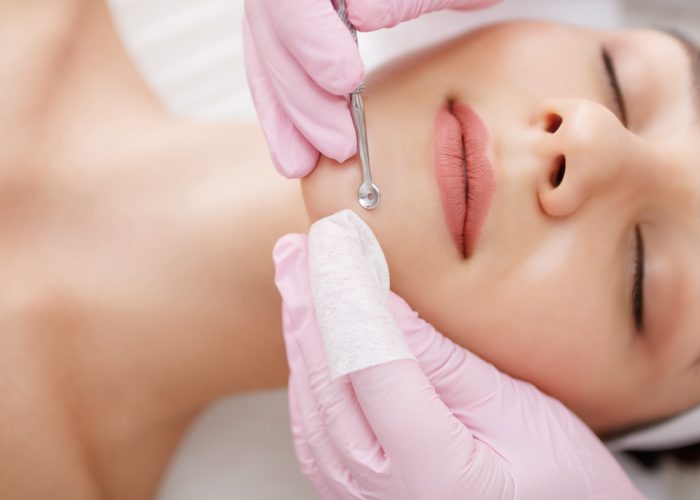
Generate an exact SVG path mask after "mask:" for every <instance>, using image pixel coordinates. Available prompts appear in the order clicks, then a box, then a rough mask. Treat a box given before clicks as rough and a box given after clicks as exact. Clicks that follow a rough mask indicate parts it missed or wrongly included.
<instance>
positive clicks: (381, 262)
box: [308, 210, 415, 377]
mask: <svg viewBox="0 0 700 500" xmlns="http://www.w3.org/2000/svg"><path fill="white" fill-rule="evenodd" d="M308 245H309V281H310V284H311V293H312V295H313V299H314V307H315V308H316V318H317V320H318V325H319V329H320V331H321V336H322V338H323V343H324V346H325V349H326V358H327V361H328V367H329V369H330V372H331V375H332V376H333V377H340V376H342V375H345V374H347V373H350V372H353V371H357V370H361V369H363V368H368V367H370V366H374V365H378V364H383V363H387V362H389V361H395V360H399V359H415V357H414V356H413V353H412V352H411V350H410V349H409V347H408V345H407V344H406V340H405V339H404V336H403V333H402V332H401V330H399V328H398V326H397V325H396V322H395V321H394V318H393V317H392V316H391V313H390V312H389V268H388V266H387V263H386V259H385V258H384V253H383V252H382V249H381V247H380V246H379V242H378V241H377V238H376V237H375V236H374V233H372V230H371V229H370V228H369V227H368V226H367V224H365V223H364V222H363V221H362V219H360V218H359V217H358V216H357V215H356V214H355V213H354V212H352V211H351V210H342V211H340V212H337V213H335V214H333V215H331V216H329V217H325V218H323V219H321V220H319V221H317V222H316V223H314V224H313V225H312V226H311V229H310V230H309V240H308Z"/></svg>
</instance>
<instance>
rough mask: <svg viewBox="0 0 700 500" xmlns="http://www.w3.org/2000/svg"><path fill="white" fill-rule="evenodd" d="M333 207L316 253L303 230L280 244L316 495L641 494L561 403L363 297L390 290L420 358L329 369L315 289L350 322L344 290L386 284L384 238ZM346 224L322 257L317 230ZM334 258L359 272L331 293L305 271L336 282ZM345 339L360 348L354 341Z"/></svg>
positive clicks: (297, 411) (305, 461)
mask: <svg viewBox="0 0 700 500" xmlns="http://www.w3.org/2000/svg"><path fill="white" fill-rule="evenodd" d="M341 213H342V212H341ZM337 215H338V214H335V215H334V216H331V218H333V217H336V216H337ZM331 218H327V219H331ZM327 219H322V220H321V221H319V222H317V223H316V224H314V226H312V228H311V231H310V233H309V241H310V243H309V249H308V253H307V237H306V236H305V235H301V234H290V235H286V236H284V237H282V238H281V239H280V240H279V241H278V242H277V244H276V246H275V249H274V261H275V266H276V278H275V280H276V284H277V287H278V289H279V291H280V293H281V294H282V299H283V317H284V336H285V342H286V345H287V357H288V361H289V366H290V378H289V398H290V413H291V425H292V431H293V435H294V444H295V447H296V452H297V458H298V460H299V463H300V465H301V470H302V472H303V473H304V474H305V475H306V476H307V478H308V479H309V480H310V482H311V484H312V485H313V487H314V489H315V491H316V492H317V493H318V495H319V496H320V497H321V498H323V499H404V498H413V499H425V500H434V499H441V500H447V499H453V498H454V499H457V498H460V499H464V498H474V499H537V500H543V499H556V500H561V499H564V498H565V499H586V500H588V499H598V500H602V499H610V500H621V499H639V498H644V497H643V496H642V495H641V494H640V493H639V492H638V491H637V489H636V488H635V487H634V485H633V484H632V483H631V482H630V480H629V478H628V477H627V476H626V475H625V473H624V471H623V470H622V469H621V467H620V466H619V464H618V463H617V461H616V460H615V458H614V457H613V456H612V455H611V454H610V452H609V451H608V450H607V448H606V447H605V446H604V445H603V444H602V443H601V441H600V440H599V439H598V438H597V437H596V435H595V434H594V433H593V432H591V431H590V430H589V429H588V427H586V425H585V424H584V423H583V422H582V421H581V420H579V418H577V417H576V416H575V415H574V414H573V413H572V412H571V411H569V410H568V409H567V408H566V407H565V406H563V405H562V404H561V403H560V402H559V401H557V400H555V399H553V398H551V397H549V396H547V395H545V394H543V393H541V392H540V391H539V390H537V389H536V388H535V387H534V386H532V385H531V384H529V383H525V382H523V381H520V380H515V379H513V378H510V377H509V376H507V375H505V374H504V373H502V372H500V371H498V370H497V369H496V368H495V367H494V366H493V365H491V364H489V363H487V362H485V361H484V360H482V359H480V358H479V357H477V356H476V355H474V354H473V353H471V352H469V351H468V350H466V349H463V348H461V347H459V346H457V345H456V344H454V343H452V342H451V341H450V340H448V339H447V338H445V337H444V336H442V335H441V334H440V333H438V332H437V331H436V330H435V329H434V328H433V327H432V326H431V325H429V324H428V323H426V322H425V321H423V320H421V319H420V318H419V317H418V315H417V314H416V313H415V312H414V311H413V310H412V309H411V308H410V307H409V306H408V304H406V302H404V301H403V300H402V299H401V298H400V297H398V296H397V295H395V294H393V293H391V294H389V291H388V289H386V290H385V289H380V290H370V291H369V292H368V295H369V296H374V297H376V296H377V294H380V295H381V294H383V295H384V296H385V297H386V299H387V300H386V301H380V302H385V304H382V305H381V307H383V308H385V309H386V313H387V315H390V316H391V317H392V318H393V319H394V321H395V324H396V326H397V328H398V329H399V330H400V331H401V332H403V334H404V338H405V341H406V342H407V344H408V346H409V347H410V349H411V351H412V352H413V354H415V356H416V358H417V361H415V360H411V359H401V360H395V361H391V362H388V363H385V364H380V365H375V366H371V367H368V368H364V369H361V370H359V371H354V372H350V373H349V375H348V376H346V377H341V378H337V379H334V378H332V377H331V375H330V372H329V368H328V366H327V364H326V354H325V352H324V343H323V342H322V337H321V333H320V331H319V324H318V322H317V315H316V313H315V308H316V307H318V309H319V311H321V310H322V311H324V314H328V310H327V306H328V305H329V303H322V304H319V303H318V302H319V300H320V301H321V302H323V301H324V300H326V299H327V300H330V301H331V303H332V302H335V304H336V305H337V309H338V315H339V316H340V317H341V318H340V319H341V320H344V321H345V320H347V321H350V322H352V321H354V320H353V318H352V317H349V316H348V315H349V314H350V313H351V311H352V307H351V305H348V304H345V303H344V302H343V301H342V298H343V295H344V289H345V290H347V289H348V288H352V287H357V286H368V284H369V286H370V287H371V286H373V285H371V284H372V283H377V284H378V285H377V286H378V287H379V288H381V281H382V280H381V279H380V280H377V279H375V278H376V277H377V276H378V275H379V274H381V271H380V272H377V266H378V264H377V262H376V259H373V258H372V256H371V252H368V247H370V246H371V245H376V246H377V247H378V243H376V240H374V242H370V243H369V244H368V243H367V238H364V237H363V231H364V230H363V229H362V228H360V230H359V231H358V226H357V224H355V227H350V226H352V224H347V220H348V218H347V217H346V218H345V221H344V220H340V221H339V220H338V219H337V218H336V219H335V220H332V221H331V222H332V225H331V226H333V227H330V226H329V224H327ZM358 220H359V219H358ZM324 224H325V225H324ZM362 224H364V223H362ZM343 225H345V229H347V231H346V233H345V237H342V238H341V239H342V242H341V243H342V245H341V246H336V247H333V246H332V245H331V246H326V248H335V251H333V252H331V253H332V254H333V255H315V254H314V252H315V251H316V250H315V249H316V248H323V247H324V245H318V244H317V243H318V241H319V240H324V239H326V238H329V237H330V238H334V239H337V238H338V231H337V228H338V226H341V227H342V226H343ZM367 231H369V228H367ZM314 242H316V243H314ZM353 242H354V243H353ZM368 256H369V258H368ZM338 258H343V259H347V260H348V261H350V262H352V268H353V269H355V271H356V273H355V275H354V276H351V275H349V274H348V273H347V272H345V271H344V270H343V266H340V271H339V274H340V275H339V276H336V277H335V278H337V279H336V281H335V284H334V285H332V287H331V289H326V290H325V292H324V297H326V299H324V298H321V297H320V296H319V295H318V294H314V293H312V289H311V285H310V279H309V276H310V275H311V277H312V280H314V279H318V277H319V276H321V277H323V278H324V279H331V280H332V279H333V273H334V272H335V271H334V267H333V260H335V259H338ZM336 262H337V260H336ZM379 265H381V263H379ZM309 266H312V268H311V269H310V268H309ZM314 266H316V267H320V268H321V272H320V273H319V272H318V269H314ZM345 269H347V266H345ZM314 286H315V283H314ZM312 295H313V296H314V300H312ZM346 316H348V317H346ZM356 316H357V318H358V322H357V323H355V325H354V326H355V327H357V328H359V329H360V330H362V329H364V328H365V327H366V328H368V329H369V330H372V325H371V324H368V321H369V322H371V320H368V317H367V314H366V313H365V311H363V310H360V308H358V310H357V311H356ZM327 334H328V332H325V331H324V332H323V335H324V340H325V335H327ZM374 334H376V331H375V332H373V335H374ZM347 350H348V351H350V352H349V355H350V356H352V355H353V350H354V347H353V341H350V343H349V347H348V349H347ZM355 354H357V353H355ZM328 359H333V358H332V357H329V358H328Z"/></svg>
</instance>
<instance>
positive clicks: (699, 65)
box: [658, 26, 700, 361]
mask: <svg viewBox="0 0 700 500" xmlns="http://www.w3.org/2000/svg"><path fill="white" fill-rule="evenodd" d="M658 29H659V30H660V31H662V32H664V33H666V34H667V35H671V36H672V37H673V38H675V39H676V41H678V42H679V43H680V44H681V45H682V46H683V49H685V52H686V54H688V59H689V60H690V82H691V85H692V88H691V92H692V93H693V96H692V97H693V105H694V106H695V116H696V117H700V46H698V43H697V42H695V41H694V40H693V39H692V38H691V37H689V36H688V35H686V34H685V33H683V32H681V31H680V30H678V29H677V28H669V27H666V26H663V27H659V28H658ZM699 361H700V359H699Z"/></svg>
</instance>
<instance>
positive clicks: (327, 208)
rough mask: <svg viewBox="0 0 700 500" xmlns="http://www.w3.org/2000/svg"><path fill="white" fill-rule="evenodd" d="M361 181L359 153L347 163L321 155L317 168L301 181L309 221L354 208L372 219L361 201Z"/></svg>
mask: <svg viewBox="0 0 700 500" xmlns="http://www.w3.org/2000/svg"><path fill="white" fill-rule="evenodd" d="M361 182H362V175H361V173H360V166H359V160H358V158H357V156H353V157H352V158H350V159H349V160H347V161H346V162H344V163H338V162H337V161H335V160H331V159H330V158H326V157H325V156H321V158H320V159H319V161H318V163H317V165H316V168H315V169H314V171H313V172H311V174H309V175H308V176H306V177H305V178H303V179H302V180H301V192H302V195H303V197H304V205H305V206H306V213H307V215H308V216H309V221H310V222H311V223H313V222H316V221H317V220H319V219H322V218H323V217H327V216H329V215H331V214H334V213H336V212H338V211H340V210H344V209H350V210H352V211H353V212H355V213H356V214H357V215H359V216H360V218H362V219H363V220H365V222H368V221H367V219H366V218H365V215H366V214H367V211H366V210H365V209H363V208H362V207H361V206H360V205H359V204H358V202H357V189H358V188H359V186H360V183H361ZM368 223H369V222H368Z"/></svg>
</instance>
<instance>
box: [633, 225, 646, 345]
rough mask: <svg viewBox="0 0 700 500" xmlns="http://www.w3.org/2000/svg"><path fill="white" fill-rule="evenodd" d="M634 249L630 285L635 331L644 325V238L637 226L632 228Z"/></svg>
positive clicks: (639, 330)
mask: <svg viewBox="0 0 700 500" xmlns="http://www.w3.org/2000/svg"><path fill="white" fill-rule="evenodd" d="M634 236H635V242H636V251H635V254H634V281H633V285H632V317H633V318H634V327H635V329H636V330H637V332H640V333H641V332H642V329H643V327H644V239H643V238H642V230H641V229H640V228H639V226H636V227H635V228H634Z"/></svg>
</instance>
